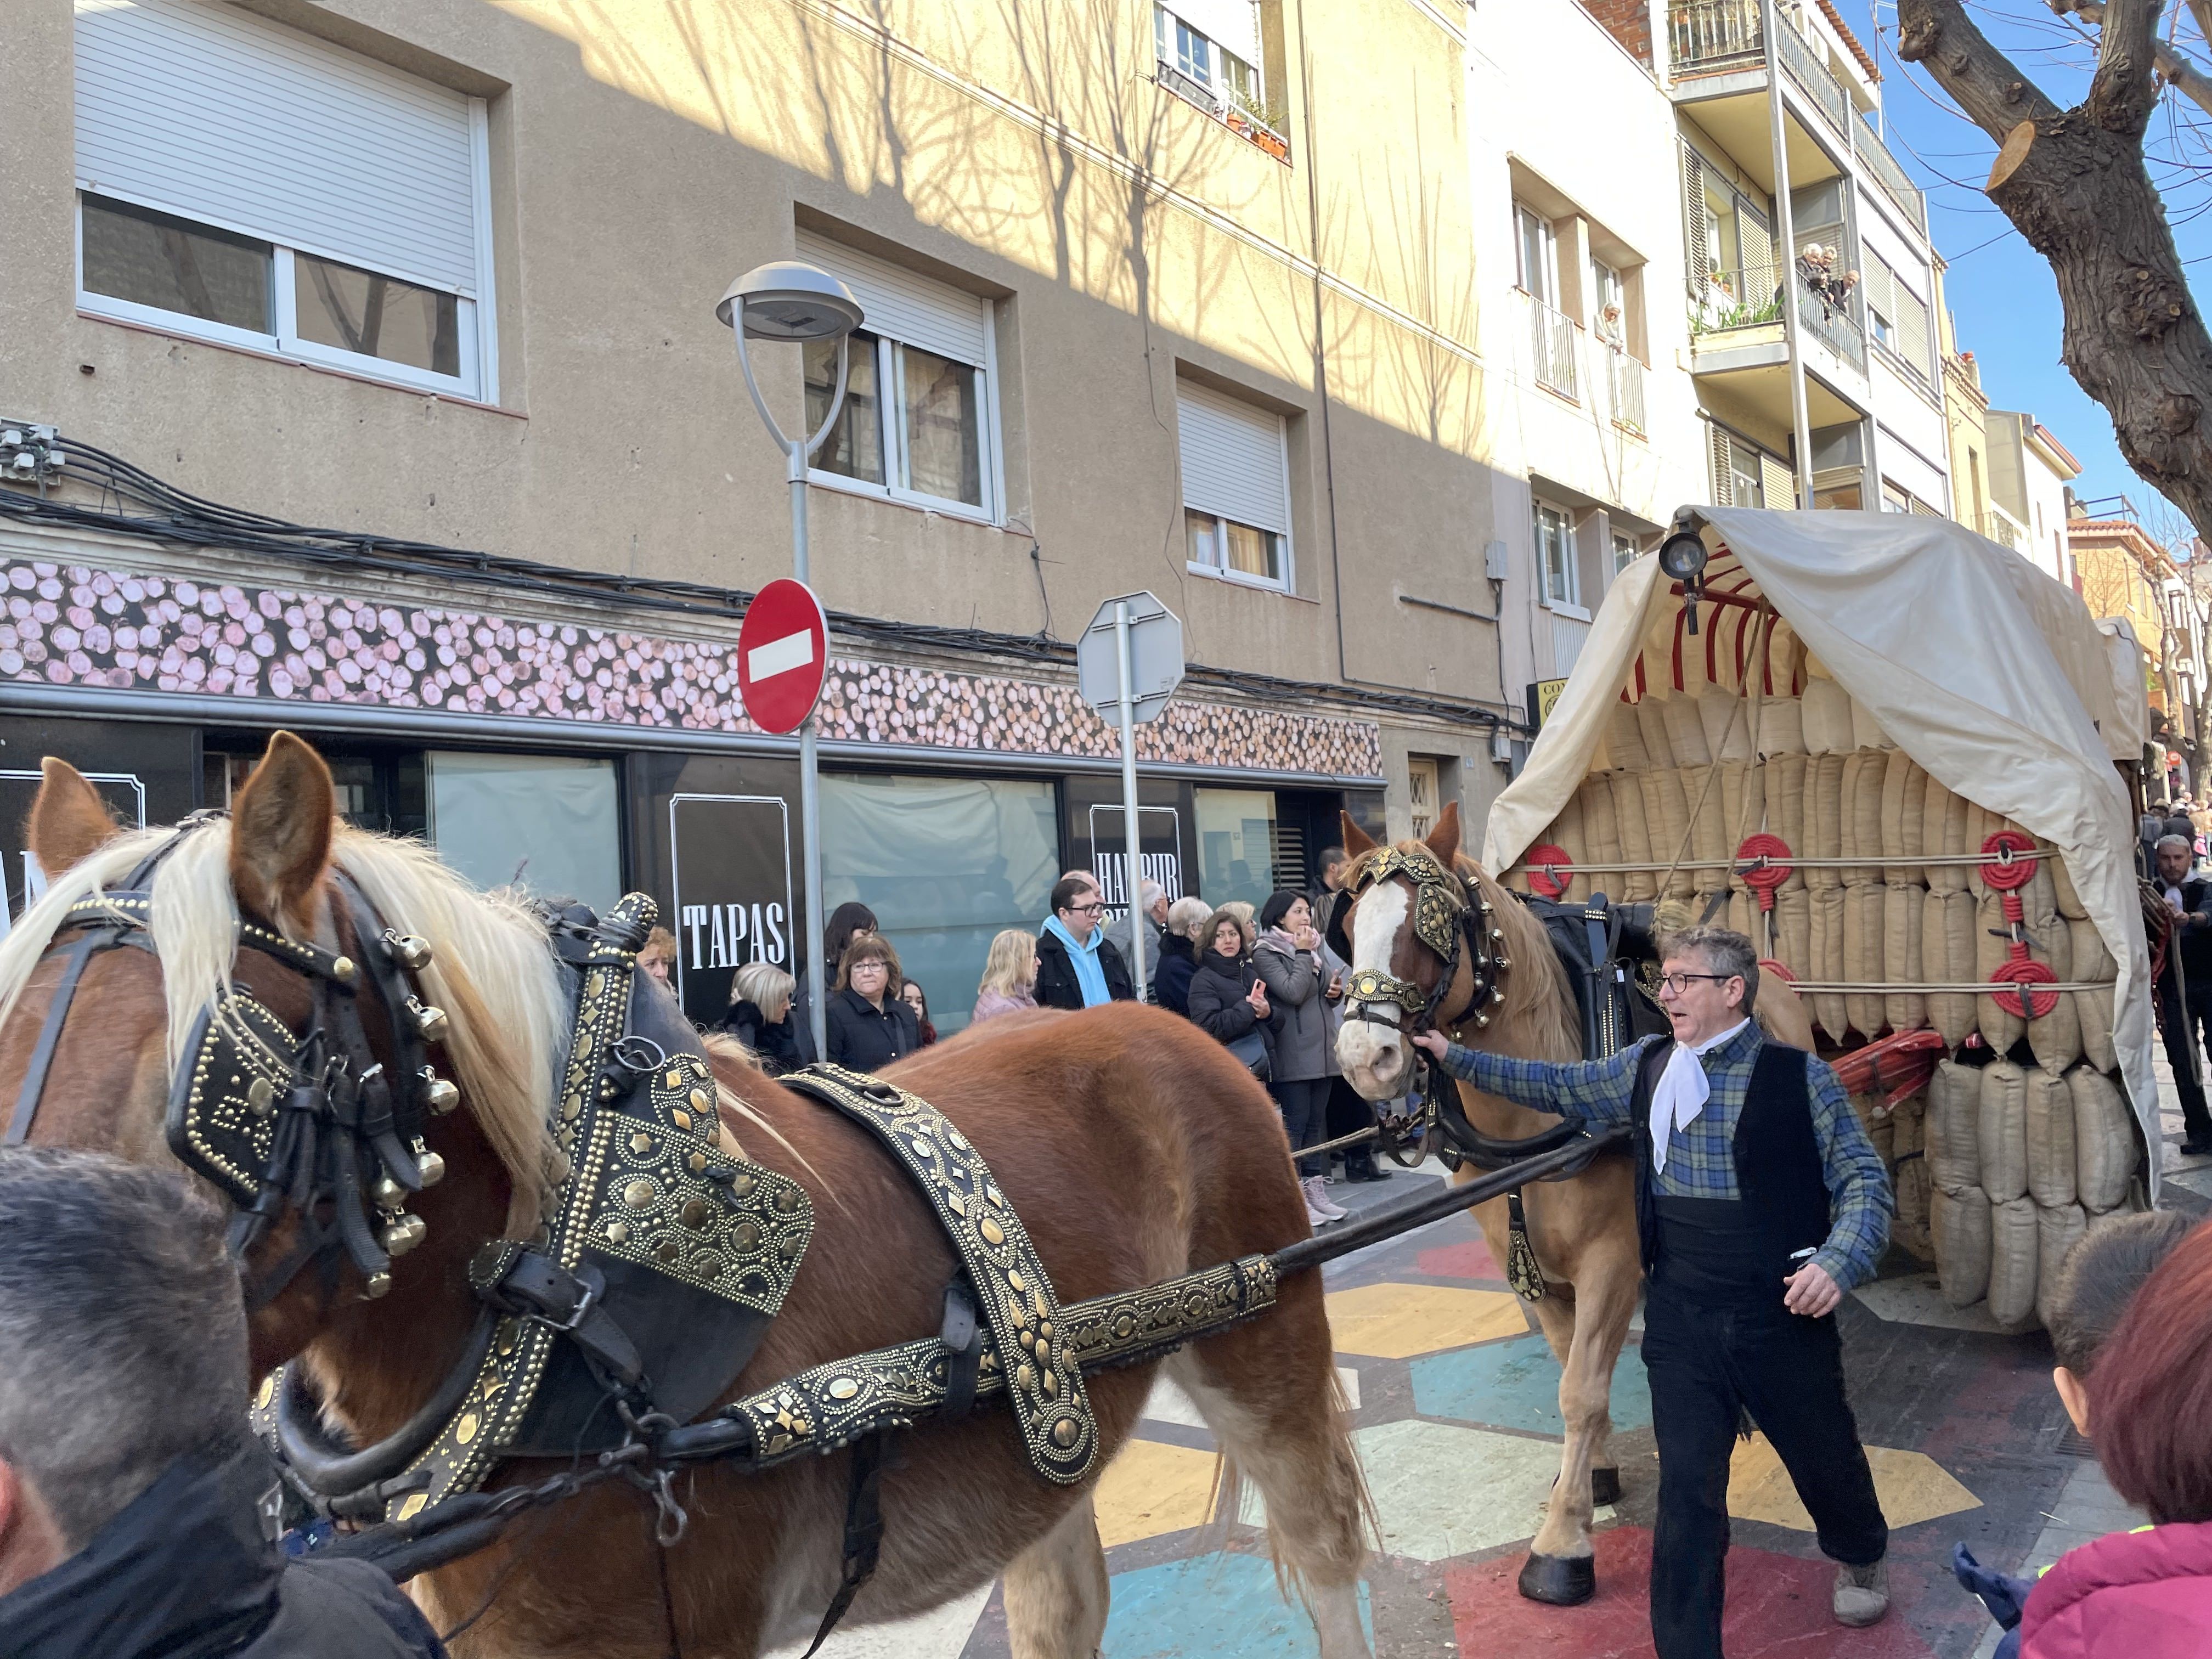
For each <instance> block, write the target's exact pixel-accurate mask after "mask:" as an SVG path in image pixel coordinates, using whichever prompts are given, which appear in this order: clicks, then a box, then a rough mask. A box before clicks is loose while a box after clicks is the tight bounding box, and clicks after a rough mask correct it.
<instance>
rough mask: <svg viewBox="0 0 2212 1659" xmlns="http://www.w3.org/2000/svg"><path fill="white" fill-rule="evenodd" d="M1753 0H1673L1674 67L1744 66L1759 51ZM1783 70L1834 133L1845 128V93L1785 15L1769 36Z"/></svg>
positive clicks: (1759, 54) (1847, 124)
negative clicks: (1776, 28)
mask: <svg viewBox="0 0 2212 1659" xmlns="http://www.w3.org/2000/svg"><path fill="white" fill-rule="evenodd" d="M1759 12H1760V4H1759V0H1674V4H1672V5H1671V6H1669V7H1668V9H1667V38H1668V45H1669V46H1670V48H1671V49H1672V51H1673V52H1674V63H1675V64H1676V65H1677V66H1678V67H1680V68H1685V69H1695V70H1723V69H1747V68H1749V67H1751V66H1752V65H1753V64H1755V63H1758V62H1759V61H1760V60H1761V59H1763V58H1764V57H1765V36H1764V34H1763V33H1762V31H1761V28H1760V25H1759ZM1775 52H1776V55H1777V56H1778V58H1780V59H1781V60H1782V68H1783V71H1784V73H1785V74H1787V75H1788V76H1789V77H1790V79H1791V80H1792V81H1795V82H1796V83H1797V87H1798V89H1799V90H1800V91H1802V93H1803V94H1805V96H1806V97H1807V98H1808V99H1810V100H1812V101H1813V104H1814V107H1816V108H1817V109H1819V111H1820V113H1821V114H1823V115H1825V116H1826V117H1827V118H1828V120H1829V122H1830V124H1831V125H1833V126H1834V128H1835V129H1836V131H1837V132H1838V134H1843V135H1848V134H1849V133H1850V118H1851V100H1850V94H1849V93H1847V92H1845V91H1844V83H1843V82H1840V81H1838V79H1836V77H1835V76H1834V74H1833V73H1832V72H1831V71H1830V70H1829V69H1828V66H1827V65H1826V64H1823V63H1822V62H1821V61H1820V59H1819V58H1816V57H1814V55H1813V48H1812V47H1811V46H1809V45H1808V44H1807V42H1806V40H1805V37H1804V36H1803V35H1802V34H1800V33H1798V32H1797V28H1796V25H1795V24H1793V23H1791V22H1790V21H1789V20H1788V19H1786V18H1784V19H1783V20H1782V27H1781V31H1780V33H1778V34H1777V35H1776V37H1775Z"/></svg>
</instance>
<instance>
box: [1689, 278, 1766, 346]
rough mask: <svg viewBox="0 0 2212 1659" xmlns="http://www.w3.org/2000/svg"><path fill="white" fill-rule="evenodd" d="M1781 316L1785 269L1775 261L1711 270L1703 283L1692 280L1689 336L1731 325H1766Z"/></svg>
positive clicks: (1713, 332) (1712, 332) (1714, 331)
mask: <svg viewBox="0 0 2212 1659" xmlns="http://www.w3.org/2000/svg"><path fill="white" fill-rule="evenodd" d="M1781 320H1782V272H1781V271H1780V270H1778V268H1777V267H1776V266H1775V265H1774V264H1772V263H1771V262H1768V263H1765V264H1757V265H1753V266H1751V267H1749V268H1748V269H1738V270H1712V271H1709V272H1707V273H1706V276H1705V283H1703V285H1702V286H1701V285H1700V284H1699V283H1698V281H1697V280H1696V278H1694V277H1692V279H1691V282H1690V337H1691V338H1692V340H1695V339H1697V338H1698V337H1699V336H1700V335H1705V334H1723V333H1726V332H1727V331H1729V330H1730V329H1738V328H1763V327H1765V326H1766V325H1768V324H1770V323H1779V322H1780V321H1781Z"/></svg>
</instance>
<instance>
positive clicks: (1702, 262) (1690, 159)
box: [1681, 144, 1713, 295]
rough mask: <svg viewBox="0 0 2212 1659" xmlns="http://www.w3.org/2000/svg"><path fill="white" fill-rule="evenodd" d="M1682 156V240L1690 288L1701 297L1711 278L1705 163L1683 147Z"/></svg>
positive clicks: (1693, 152)
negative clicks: (1706, 217) (1706, 221)
mask: <svg viewBox="0 0 2212 1659" xmlns="http://www.w3.org/2000/svg"><path fill="white" fill-rule="evenodd" d="M1681 154H1682V240H1683V245H1684V246H1685V247H1686V248H1687V249H1688V250H1689V255H1690V259H1689V264H1690V289H1691V292H1692V293H1693V294H1698V295H1702V294H1704V292H1705V283H1706V282H1707V281H1708V280H1709V279H1710V278H1711V276H1712V269H1713V268H1712V253H1711V246H1712V244H1711V231H1710V230H1709V229H1708V228H1707V227H1706V223H1705V162H1704V161H1701V160H1700V159H1699V155H1698V152H1697V151H1696V150H1694V149H1691V148H1690V147H1689V145H1687V144H1683V145H1682V146H1681Z"/></svg>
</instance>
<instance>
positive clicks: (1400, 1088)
mask: <svg viewBox="0 0 2212 1659" xmlns="http://www.w3.org/2000/svg"><path fill="white" fill-rule="evenodd" d="M1459 841H1460V824H1459V808H1458V806H1457V805H1450V806H1448V807H1446V808H1445V809H1444V811H1443V816H1442V817H1440V818H1439V819H1438V820H1437V826H1436V828H1435V829H1433V830H1431V832H1430V834H1429V836H1428V837H1427V839H1426V841H1425V842H1411V841H1408V842H1401V843H1399V846H1400V850H1401V851H1404V852H1412V851H1413V850H1415V849H1416V848H1425V850H1426V851H1427V852H1428V853H1429V854H1433V856H1434V858H1435V860H1436V861H1437V864H1438V865H1440V866H1442V867H1443V869H1444V870H1447V871H1449V872H1452V873H1453V874H1454V875H1455V877H1456V878H1458V880H1459V882H1460V884H1461V885H1462V889H1463V890H1464V894H1465V896H1466V899H1467V901H1468V903H1469V904H1470V905H1472V906H1474V907H1478V908H1477V909H1476V912H1475V914H1477V915H1480V916H1481V925H1482V926H1484V927H1485V928H1486V929H1487V928H1490V927H1494V928H1496V929H1497V930H1498V937H1497V939H1496V940H1495V944H1494V946H1493V947H1492V954H1493V955H1494V956H1495V957H1498V958H1502V960H1500V961H1498V963H1497V966H1496V969H1495V970H1494V981H1493V983H1494V989H1495V992H1496V995H1495V997H1494V999H1493V998H1492V995H1491V994H1489V992H1488V991H1486V990H1485V989H1484V988H1483V987H1481V985H1480V964H1479V963H1477V961H1476V959H1475V953H1474V952H1473V951H1465V950H1462V951H1460V952H1459V953H1458V954H1457V957H1456V958H1455V961H1454V963H1453V964H1452V979H1451V982H1450V983H1449V984H1440V983H1439V981H1440V980H1442V979H1443V975H1444V971H1445V963H1444V961H1443V958H1441V957H1438V956H1437V954H1436V953H1435V951H1432V950H1431V949H1430V947H1429V946H1428V945H1425V944H1424V943H1423V942H1422V941H1421V940H1420V939H1419V937H1417V935H1416V931H1415V927H1414V899H1415V896H1416V889H1415V885H1414V883H1413V878H1411V877H1410V876H1408V875H1407V874H1406V873H1405V872H1403V871H1392V872H1389V873H1387V874H1384V875H1383V876H1382V877H1381V878H1376V879H1373V880H1371V881H1370V882H1369V883H1367V884H1364V890H1360V891H1358V892H1357V893H1356V895H1355V896H1352V898H1351V899H1350V900H1349V902H1348V905H1347V908H1346V910H1345V911H1344V912H1341V913H1340V920H1341V921H1342V925H1343V928H1344V932H1345V934H1346V937H1347V938H1348V939H1350V941H1351V944H1352V970H1353V972H1354V973H1355V974H1357V973H1358V972H1359V971H1360V970H1362V969H1367V970H1370V971H1373V972H1376V973H1378V974H1380V975H1383V976H1385V978H1387V979H1389V980H1392V981H1400V982H1401V983H1404V984H1406V985H1408V986H1411V987H1414V988H1416V989H1417V990H1418V991H1419V993H1420V994H1422V995H1423V996H1424V997H1425V998H1427V999H1428V1006H1429V1007H1430V1009H1431V1011H1432V1017H1433V1018H1434V1021H1435V1023H1436V1024H1437V1027H1438V1028H1439V1029H1441V1030H1443V1032H1444V1034H1445V1035H1446V1036H1449V1037H1450V1038H1451V1040H1452V1041H1453V1042H1460V1043H1463V1044H1465V1045H1466V1046H1468V1047H1470V1048H1485V1049H1488V1050H1491V1051H1492V1052H1494V1053H1497V1054H1510V1055H1512V1056H1514V1057H1516V1058H1517V1059H1522V1060H1581V1059H1582V1058H1583V1053H1582V1042H1581V1036H1580V1031H1581V1018H1580V1014H1579V1012H1578V1009H1577V1003H1576V1000H1575V995H1574V990H1573V987H1571V985H1570V984H1569V983H1568V981H1567V976H1566V972H1565V969H1563V968H1562V967H1561V966H1560V965H1559V957H1557V956H1556V955H1555V954H1554V953H1553V950H1552V945H1551V941H1550V939H1549V938H1548V937H1547V934H1546V933H1545V931H1544V927H1543V924H1542V923H1541V922H1540V921H1538V920H1537V919H1536V917H1535V916H1534V914H1533V913H1531V912H1530V911H1529V910H1528V908H1527V907H1525V906H1524V905H1522V903H1521V902H1519V901H1518V900H1517V899H1516V898H1515V897H1514V896H1512V895H1511V894H1510V893H1509V892H1507V891H1506V890H1505V889H1504V888H1503V887H1500V886H1499V885H1498V884H1497V883H1496V882H1495V881H1493V880H1492V878H1491V877H1490V876H1489V874H1488V873H1487V872H1485V871H1484V870H1483V869H1482V867H1481V866H1480V865H1478V864H1477V863H1476V862H1475V861H1474V860H1473V859H1471V858H1468V857H1465V856H1463V855H1462V854H1461V852H1460V848H1459ZM1344 849H1345V851H1346V853H1347V854H1350V855H1351V856H1352V863H1351V864H1350V865H1349V866H1347V867H1346V871H1345V872H1344V884H1345V887H1346V891H1347V892H1348V893H1349V892H1352V890H1353V889H1354V888H1356V887H1359V886H1361V885H1362V884H1361V875H1362V860H1364V859H1366V858H1367V857H1368V855H1370V854H1374V853H1375V852H1376V842H1374V841H1372V840H1370V838H1369V837H1368V836H1365V835H1364V834H1363V833H1361V831H1360V829H1359V827H1358V825H1357V824H1355V823H1352V819H1351V817H1350V816H1349V815H1346V817H1345V818H1344ZM1481 907H1486V908H1487V914H1486V915H1483V913H1482V908H1481ZM1508 964H1510V965H1508ZM1478 1003H1479V1004H1480V1006H1474V1005H1476V1004H1478ZM1756 1012H1757V1015H1758V1018H1759V1024H1760V1025H1761V1027H1762V1028H1763V1029H1765V1030H1766V1032H1767V1033H1768V1035H1769V1036H1772V1037H1774V1038H1775V1039H1776V1040H1777V1041H1778V1042H1789V1043H1792V1044H1794V1045H1795V1046H1796V1047H1799V1048H1806V1049H1808V1050H1809V1049H1810V1048H1812V1046H1813V1044H1812V1028H1811V1026H1810V1024H1809V1023H1808V1021H1807V1019H1806V1017H1805V1015H1804V1012H1803V1010H1802V1006H1801V1005H1800V1004H1799V1003H1798V1001H1797V998H1796V993H1795V992H1793V991H1791V990H1790V987H1788V986H1787V985H1786V984H1784V983H1783V982H1782V981H1781V980H1780V979H1779V978H1778V977H1777V976H1775V975H1760V979H1759V1000H1758V1006H1757V1009H1756ZM1485 1014H1486V1015H1487V1016H1488V1018H1481V1017H1482V1016H1483V1015H1485ZM1399 1018H1401V1021H1402V1019H1404V1018H1409V1017H1408V1016H1403V1015H1401V1016H1400V1017H1399ZM1414 1052H1415V1051H1414V1050H1413V1048H1412V1047H1411V1045H1410V1044H1409V1043H1408V1042H1407V1032H1406V1031H1405V1030H1403V1028H1402V1024H1386V1023H1383V1022H1382V1021H1379V1020H1373V1019H1365V1018H1354V1017H1352V1015H1351V1013H1350V1012H1348V1013H1347V1017H1346V1019H1345V1021H1344V1024H1343V1027H1342V1029H1341V1030H1340V1031H1339V1033H1338V1035H1337V1042H1336V1054H1337V1060H1338V1061H1339V1063H1340V1065H1341V1066H1343V1068H1344V1074H1345V1076H1346V1078H1347V1079H1350V1080H1351V1082H1352V1086H1353V1087H1354V1088H1356V1089H1358V1091H1359V1092H1360V1093H1361V1094H1362V1095H1364V1097H1367V1098H1368V1099H1370V1100H1389V1099H1392V1098H1394V1097H1397V1096H1399V1095H1402V1094H1404V1093H1405V1092H1406V1091H1407V1088H1408V1086H1409V1085H1411V1084H1412V1082H1413V1075H1412V1066H1413V1055H1414ZM1432 1075H1435V1076H1437V1077H1439V1078H1442V1079H1443V1081H1444V1083H1445V1084H1446V1085H1448V1086H1449V1087H1451V1088H1454V1089H1455V1090H1456V1091H1458V1094H1459V1099H1460V1103H1461V1106H1462V1109H1463V1110H1464V1111H1465V1113H1466V1115H1467V1118H1468V1122H1469V1123H1470V1124H1471V1125H1472V1126H1473V1127H1474V1129H1475V1130H1477V1131H1478V1132H1479V1133H1482V1134H1484V1135H1486V1136H1489V1137H1491V1138H1492V1139H1498V1140H1508V1141H1510V1140H1522V1139H1528V1138H1530V1137H1532V1136H1534V1135H1537V1134H1539V1133H1541V1132H1542V1131H1544V1130H1546V1129H1549V1128H1553V1127H1556V1126H1557V1125H1558V1123H1559V1119H1558V1118H1556V1117H1553V1116H1552V1115H1549V1114H1547V1113H1544V1112H1539V1111H1534V1110H1532V1109H1529V1108H1528V1107H1525V1106H1517V1105H1516V1104H1514V1103H1512V1102H1511V1101H1508V1100H1504V1099H1500V1098H1499V1097H1497V1096H1495V1095H1487V1094H1483V1093H1480V1092H1479V1091H1477V1090H1476V1089H1475V1088H1474V1085H1471V1084H1468V1083H1465V1082H1462V1081H1459V1080H1457V1079H1452V1078H1449V1077H1447V1076H1444V1074H1443V1073H1442V1071H1441V1069H1438V1070H1437V1071H1436V1072H1435V1073H1432ZM1480 1173H1481V1171H1480V1170H1477V1169H1475V1168H1474V1166H1473V1165H1472V1164H1469V1165H1467V1166H1466V1167H1463V1168H1462V1170H1459V1171H1458V1173H1457V1174H1456V1175H1455V1176H1454V1177H1453V1180H1454V1182H1455V1183H1463V1182H1468V1181H1472V1180H1474V1179H1475V1178H1476V1176H1478V1175H1480ZM1522 1207H1523V1212H1524V1216H1525V1219H1526V1224H1527V1228H1528V1242H1529V1244H1530V1246H1531V1248H1532V1249H1534V1253H1535V1257H1536V1262H1537V1266H1538V1267H1539V1268H1540V1269H1541V1272H1542V1275H1543V1279H1544V1284H1545V1286H1546V1294H1545V1295H1544V1296H1543V1297H1541V1298H1539V1299H1538V1300H1536V1301H1534V1302H1532V1303H1528V1304H1526V1305H1528V1307H1529V1308H1530V1309H1531V1310H1533V1311H1534V1314H1535V1316H1536V1322H1537V1323H1538V1324H1539V1325H1540V1326H1541V1328H1542V1329H1543V1333H1544V1340H1546V1341H1547V1342H1548V1343H1549V1344H1550V1345H1551V1349H1552V1352H1553V1355H1554V1356H1555V1357H1556V1358H1558V1360H1559V1418H1560V1420H1561V1422H1562V1423H1563V1424H1564V1425H1565V1430H1566V1445H1565V1449H1564V1450H1563V1451H1562V1453H1561V1455H1560V1460H1559V1480H1558V1482H1557V1484H1555V1485H1554V1486H1553V1488H1552V1496H1551V1502H1550V1504H1549V1506H1548V1508H1547V1511H1546V1514H1545V1517H1544V1524H1543V1526H1542V1528H1541V1529H1540V1530H1539V1531H1538V1532H1537V1534H1536V1537H1535V1540H1534V1544H1533V1546H1532V1547H1531V1551H1530V1554H1529V1557H1528V1561H1527V1562H1526V1563H1525V1564H1523V1565H1522V1571H1521V1578H1520V1589H1521V1593H1522V1595H1526V1596H1528V1597H1529V1598H1531V1599H1532V1600H1535V1601H1550V1602H1553V1603H1556V1604H1559V1605H1562V1606H1568V1605H1572V1604H1575V1603H1577V1602H1580V1601H1587V1600H1589V1597H1590V1596H1591V1595H1594V1594H1595V1591H1596V1583H1597V1580H1596V1572H1595V1566H1594V1565H1593V1557H1592V1553H1591V1547H1590V1540H1589V1527H1590V1519H1591V1516H1592V1513H1593V1510H1594V1507H1595V1504H1597V1503H1610V1502H1612V1501H1613V1500H1614V1499H1615V1498H1618V1497H1619V1495H1620V1469H1619V1468H1618V1466H1617V1465H1616V1464H1615V1462H1614V1461H1613V1455H1612V1449H1611V1440H1612V1435H1613V1418H1612V1413H1611V1401H1612V1393H1613V1365H1614V1363H1615V1362H1616V1361H1617V1360H1618V1359H1619V1358H1620V1348H1621V1344H1622V1342H1623V1341H1624V1340H1626V1337H1627V1335H1628V1327H1629V1322H1630V1321H1631V1320H1632V1318H1633V1317H1634V1316H1635V1312H1636V1303H1637V1293H1638V1286H1639V1285H1640V1283H1641V1282H1642V1279H1643V1277H1644V1269H1643V1263H1642V1261H1641V1260H1640V1252H1639V1249H1638V1240H1637V1231H1636V1200H1635V1179H1634V1171H1633V1169H1632V1165H1631V1164H1630V1163H1629V1160H1628V1158H1626V1156H1623V1155H1620V1154H1619V1153H1608V1154H1605V1155H1601V1156H1600V1157H1599V1158H1597V1159H1596V1160H1595V1162H1593V1163H1591V1164H1589V1166H1588V1167H1587V1168H1585V1169H1584V1170H1582V1172H1581V1173H1579V1174H1577V1175H1575V1176H1571V1177H1570V1178H1568V1179H1565V1180H1562V1181H1555V1182H1531V1183H1530V1184H1529V1185H1528V1186H1527V1187H1526V1188H1522ZM1474 1215H1475V1219H1476V1220H1477V1221H1478V1222H1480V1224H1481V1226H1482V1233H1483V1237H1484V1239H1485V1240H1486V1242H1487V1243H1488V1244H1489V1246H1490V1252H1491V1255H1492V1257H1493V1258H1494V1259H1495V1260H1496V1261H1499V1262H1501V1263H1503V1262H1504V1261H1507V1260H1508V1253H1509V1243H1508V1233H1509V1228H1510V1222H1509V1219H1508V1216H1509V1210H1508V1200H1506V1199H1505V1198H1504V1197H1499V1198H1494V1199H1492V1200H1489V1201H1488V1202H1487V1203H1484V1204H1480V1205H1478V1206H1475V1211H1474Z"/></svg>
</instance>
